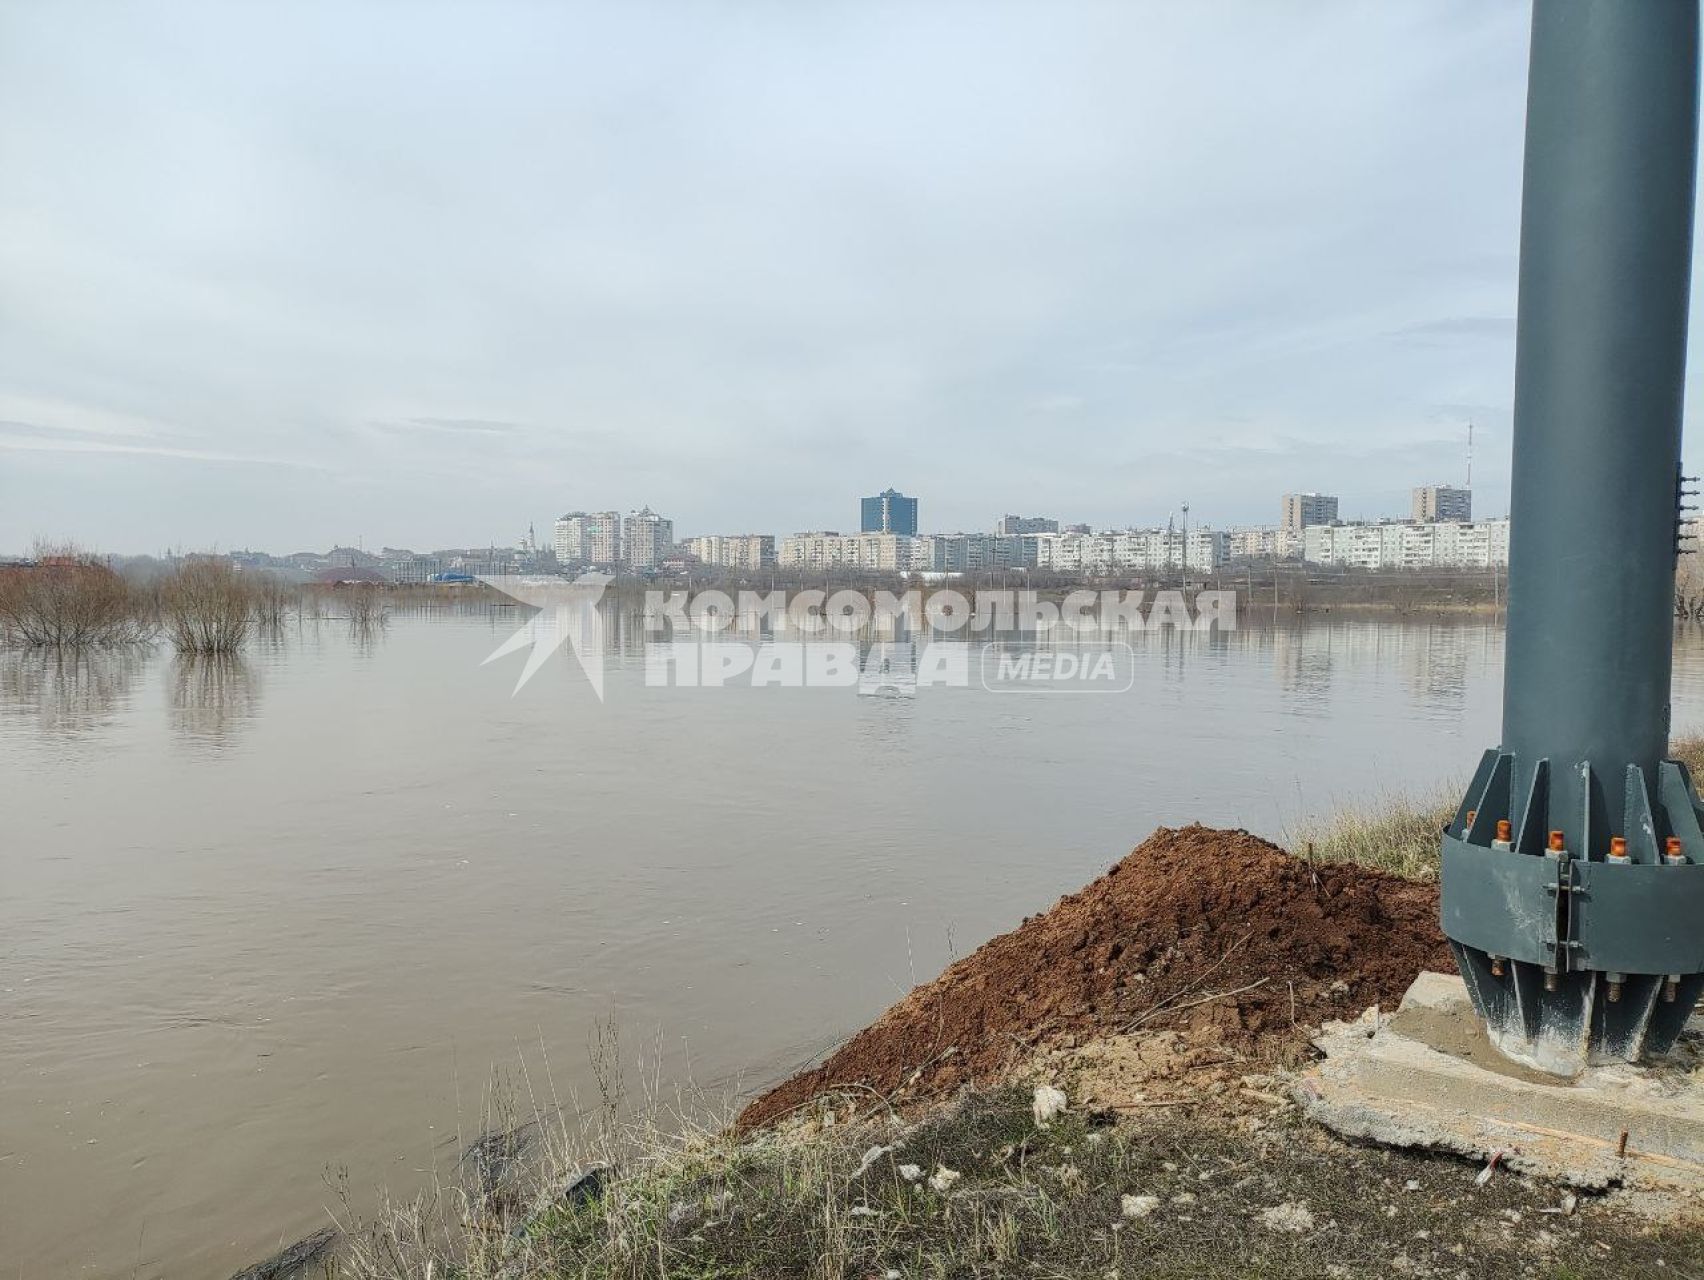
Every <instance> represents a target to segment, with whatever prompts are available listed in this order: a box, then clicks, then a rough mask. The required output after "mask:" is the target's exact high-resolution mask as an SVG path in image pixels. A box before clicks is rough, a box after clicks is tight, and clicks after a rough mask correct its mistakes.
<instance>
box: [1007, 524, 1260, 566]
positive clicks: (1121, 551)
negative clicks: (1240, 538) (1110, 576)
mask: <svg viewBox="0 0 1704 1280" xmlns="http://www.w3.org/2000/svg"><path fill="white" fill-rule="evenodd" d="M1228 546H1229V541H1228V537H1227V535H1226V534H1225V532H1224V531H1223V530H1221V529H1191V530H1190V531H1189V533H1188V535H1187V536H1185V534H1184V533H1183V531H1182V530H1179V529H1123V530H1117V531H1113V532H1107V533H1060V534H1051V535H1041V536H1039V537H1037V539H1036V560H1035V563H1036V567H1037V568H1038V569H1047V570H1050V571H1052V572H1054V573H1087V574H1105V573H1111V572H1114V571H1127V572H1128V571H1138V572H1159V573H1163V572H1167V571H1170V570H1175V569H1182V568H1184V567H1185V566H1187V567H1188V568H1190V569H1194V570H1197V571H1199V572H1202V573H1210V572H1212V571H1213V570H1214V569H1217V568H1218V567H1219V566H1220V565H1222V564H1224V563H1225V560H1226V558H1227V554H1228V550H1227V549H1228Z"/></svg>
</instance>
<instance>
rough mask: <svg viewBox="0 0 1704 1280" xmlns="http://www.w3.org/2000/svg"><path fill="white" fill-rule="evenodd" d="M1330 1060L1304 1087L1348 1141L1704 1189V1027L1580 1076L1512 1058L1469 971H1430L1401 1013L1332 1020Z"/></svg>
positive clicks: (1576, 1180) (1643, 1185) (1551, 1172)
mask: <svg viewBox="0 0 1704 1280" xmlns="http://www.w3.org/2000/svg"><path fill="white" fill-rule="evenodd" d="M1314 1044H1315V1045H1316V1046H1317V1047H1318V1048H1319V1049H1320V1050H1321V1051H1322V1052H1324V1054H1325V1055H1326V1056H1325V1060H1324V1061H1323V1062H1320V1063H1317V1064H1316V1065H1315V1066H1314V1067H1312V1068H1311V1069H1310V1070H1308V1071H1307V1072H1306V1073H1305V1074H1304V1075H1303V1076H1302V1078H1301V1079H1300V1080H1299V1081H1298V1083H1297V1084H1296V1086H1295V1090H1294V1093H1295V1097H1296V1100H1297V1102H1299V1103H1300V1104H1301V1106H1302V1108H1303V1110H1304V1112H1306V1114H1307V1115H1308V1116H1309V1117H1311V1118H1312V1119H1315V1120H1317V1121H1319V1122H1320V1123H1321V1124H1324V1125H1325V1126H1326V1127H1327V1128H1329V1129H1332V1130H1334V1131H1335V1132H1337V1133H1340V1134H1343V1135H1345V1136H1347V1137H1353V1138H1365V1139H1371V1140H1373V1141H1377V1142H1382V1143H1387V1144H1389V1145H1392V1146H1399V1147H1422V1148H1428V1149H1431V1150H1438V1151H1450V1152H1455V1153H1457V1154H1459V1155H1463V1156H1468V1157H1472V1158H1476V1159H1480V1160H1486V1161H1489V1160H1491V1159H1492V1158H1493V1157H1496V1158H1497V1161H1498V1163H1499V1164H1501V1165H1505V1166H1507V1167H1508V1168H1510V1169H1513V1170H1515V1171H1517V1172H1522V1173H1531V1174H1536V1175H1539V1176H1542V1177H1547V1178H1555V1179H1557V1180H1559V1181H1562V1182H1565V1183H1568V1184H1570V1185H1572V1186H1576V1187H1580V1188H1582V1189H1585V1190H1594V1191H1595V1190H1605V1189H1608V1188H1611V1187H1628V1188H1633V1189H1643V1190H1652V1191H1661V1190H1677V1191H1678V1190H1684V1191H1688V1192H1694V1193H1701V1192H1704V1028H1701V1027H1700V1026H1699V1024H1698V1022H1697V1020H1696V1019H1695V1020H1694V1024H1693V1025H1692V1026H1691V1027H1689V1028H1688V1030H1687V1032H1686V1034H1685V1035H1684V1036H1682V1038H1681V1042H1680V1044H1679V1045H1678V1046H1677V1047H1676V1049H1675V1051H1674V1052H1673V1053H1671V1054H1670V1055H1669V1056H1668V1057H1667V1058H1665V1059H1664V1060H1662V1061H1661V1062H1657V1063H1653V1064H1651V1065H1648V1066H1632V1065H1630V1064H1627V1063H1614V1064H1610V1065H1605V1066H1594V1067H1589V1068H1588V1069H1586V1070H1585V1071H1584V1072H1582V1073H1581V1074H1580V1075H1578V1076H1576V1077H1574V1078H1573V1079H1562V1078H1559V1077H1556V1076H1549V1075H1545V1074H1543V1073H1541V1072H1538V1071H1535V1070H1533V1069H1531V1068H1528V1067H1523V1066H1520V1065H1518V1064H1516V1063H1513V1062H1510V1061H1509V1060H1508V1059H1506V1058H1504V1057H1503V1056H1502V1055H1501V1054H1500V1053H1498V1052H1497V1050H1496V1049H1494V1048H1493V1047H1492V1046H1491V1044H1490V1042H1489V1041H1488V1040H1487V1038H1486V1036H1485V1032H1484V1030H1483V1029H1482V1027H1481V1026H1480V1023H1479V1018H1478V1016H1477V1015H1476V1014H1475V1013H1474V1011H1473V1005H1472V1003H1471V1002H1470V1001H1469V1000H1468V996H1467V988H1466V987H1465V986H1464V985H1463V984H1462V981H1461V979H1460V978H1457V977H1454V976H1451V975H1445V974H1439V973H1423V974H1421V975H1420V977H1419V978H1418V979H1416V980H1415V983H1414V985H1413V986H1412V987H1410V988H1409V991H1408V994H1407V995H1406V996H1404V997H1403V1000H1402V1003H1401V1005H1400V1006H1398V1008H1397V1010H1396V1012H1395V1013H1394V1014H1385V1013H1381V1012H1380V1011H1379V1010H1378V1009H1376V1008H1375V1009H1369V1010H1367V1012H1366V1013H1364V1014H1363V1015H1362V1016H1361V1017H1360V1018H1359V1019H1357V1020H1356V1021H1354V1022H1332V1023H1327V1024H1326V1025H1325V1027H1324V1028H1323V1029H1322V1031H1321V1034H1320V1035H1319V1036H1318V1037H1317V1038H1316V1039H1315V1040H1314Z"/></svg>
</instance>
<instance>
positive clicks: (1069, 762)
mask: <svg viewBox="0 0 1704 1280" xmlns="http://www.w3.org/2000/svg"><path fill="white" fill-rule="evenodd" d="M517 621H518V618H517V616H516V614H515V613H514V612H513V611H511V610H503V609H485V610H471V611H459V610H447V609H446V610H442V611H439V612H436V613H430V614H419V615H401V614H399V615H395V616H393V617H392V618H391V620H390V623H389V625H388V626H387V627H385V628H384V629H383V630H382V631H381V632H378V633H376V634H374V633H369V634H361V633H356V632H352V631H351V629H350V628H349V627H348V626H347V625H346V624H344V623H342V622H339V621H322V622H305V623H302V624H300V625H294V624H293V625H291V626H289V627H288V628H286V629H285V631H284V632H283V633H282V634H281V635H278V636H275V637H273V638H271V639H269V640H265V641H262V642H260V643H257V644H256V645H255V646H253V647H252V648H251V650H250V651H249V652H248V654H247V655H246V657H245V658H244V660H243V661H241V662H240V663H236V664H230V663H225V664H219V663H207V662H186V661H184V660H181V659H178V658H175V657H174V656H173V655H172V654H171V653H170V652H169V651H167V650H163V649H162V650H156V651H152V652H148V653H142V654H136V653H132V654H123V655H120V654H95V655H90V656H88V657H85V658H82V659H72V658H66V659H63V660H56V659H54V658H52V657H47V656H43V655H39V654H19V653H0V823H3V826H0V1269H3V1270H4V1271H5V1273H6V1274H7V1275H18V1276H35V1275H53V1276H57V1275H71V1274H81V1275H87V1276H96V1277H120V1276H123V1277H133V1276H135V1277H149V1276H166V1275H171V1276H187V1277H191V1278H192V1280H194V1278H199V1277H211V1278H215V1280H217V1278H220V1277H224V1276H228V1275H230V1274H231V1273H232V1272H233V1271H235V1270H237V1269H238V1268H240V1267H242V1266H244V1265H246V1264H248V1263H250V1262H253V1261H256V1260H258V1259H259V1258H261V1257H263V1256H266V1255H267V1254H269V1253H271V1252H272V1251H273V1250H275V1249H277V1248H278V1247H280V1246H281V1245H282V1244H285V1243H288V1242H289V1241H291V1240H293V1239H296V1238H297V1237H299V1236H301V1235H304V1234H306V1233H307V1232H309V1231H311V1230H313V1229H315V1228H317V1227H319V1226H322V1225H325V1223H326V1222H327V1221H328V1218H327V1213H328V1208H329V1207H331V1206H333V1205H334V1203H335V1200H334V1196H333V1193H332V1191H331V1189H330V1187H329V1186H328V1171H329V1176H330V1177H331V1178H332V1180H335V1171H339V1170H344V1171H347V1178H348V1185H349V1186H350V1187H351V1188H352V1190H353V1193H354V1195H355V1197H356V1198H357V1200H363V1199H370V1195H371V1192H372V1190H373V1189H374V1188H377V1187H380V1186H383V1187H388V1188H389V1189H391V1190H392V1191H394V1192H398V1193H411V1192H413V1191H414V1190H416V1189H418V1187H419V1186H420V1185H421V1184H422V1182H423V1181H424V1180H425V1179H426V1178H427V1177H428V1176H429V1173H430V1171H432V1170H434V1169H438V1170H442V1169H445V1168H446V1167H448V1164H449V1163H453V1161H454V1158H455V1155H456V1152H457V1150H458V1145H459V1142H460V1141H461V1140H463V1139H467V1138H471V1137H472V1136H473V1135H474V1134H476V1133H477V1132H478V1131H479V1128H480V1125H481V1111H482V1098H483V1096H484V1094H485V1091H486V1089H487V1086H488V1084H489V1082H490V1081H491V1080H492V1077H493V1072H494V1071H500V1072H503V1073H506V1074H507V1075H509V1076H510V1078H511V1079H524V1080H530V1082H531V1084H532V1086H533V1087H534V1089H535V1090H536V1091H537V1092H538V1093H541V1094H542V1093H545V1092H547V1090H548V1091H549V1092H550V1093H552V1094H553V1095H554V1096H555V1097H557V1098H558V1099H562V1100H566V1099H567V1098H568V1097H569V1095H570V1094H573V1093H578V1094H579V1095H580V1096H582V1097H584V1096H585V1095H587V1094H588V1093H592V1092H595V1088H594V1084H593V1072H592V1070H591V1054H590V1052H589V1048H588V1046H589V1044H590V1043H591V1042H592V1041H594V1040H595V1039H596V1036H597V1033H598V1028H599V1027H600V1025H606V1026H607V1025H608V1024H609V1023H610V1022H611V1020H613V1022H614V1024H615V1025H616V1026H617V1027H618V1028H619V1034H620V1038H621V1046H622V1047H621V1057H622V1060H623V1063H624V1065H626V1066H627V1067H628V1068H629V1069H634V1067H635V1063H636V1062H637V1060H638V1059H639V1058H640V1056H641V1055H645V1056H647V1057H649V1056H650V1055H652V1054H653V1053H654V1052H655V1051H656V1050H659V1049H660V1051H661V1061H660V1063H656V1064H653V1069H654V1070H655V1071H656V1072H657V1075H656V1077H655V1078H657V1079H660V1080H661V1082H662V1083H663V1085H664V1087H665V1088H669V1087H672V1086H674V1085H676V1084H682V1085H685V1086H688V1087H690V1088H692V1089H695V1090H700V1091H704V1092H705V1093H706V1094H708V1095H709V1096H712V1097H714V1096H726V1095H728V1094H729V1093H730V1092H731V1091H736V1090H741V1089H750V1088H754V1087H756V1086H758V1085H761V1084H763V1083H766V1082H769V1081H771V1080H773V1079H775V1078H777V1077H778V1076H780V1075H783V1074H785V1073H787V1072H788V1071H789V1070H791V1069H792V1068H793V1067H795V1066H796V1065H798V1064H800V1063H802V1062H804V1061H805V1060H807V1059H809V1058H811V1057H812V1056H814V1055H816V1054H819V1053H821V1052H822V1051H823V1050H824V1049H826V1048H827V1047H829V1046H830V1045H832V1044H833V1043H834V1042H835V1040H836V1039H837V1038H839V1037H840V1036H842V1035H844V1034H846V1033H847V1032H849V1031H851V1030H853V1029H855V1028H857V1027H858V1026H861V1025H862V1024H863V1023H865V1022H866V1021H868V1020H869V1019H870V1018H871V1017H872V1016H873V1015H875V1014H876V1013H878V1012H879V1011H880V1010H881V1009H882V1008H884V1007H885V1006H886V1005H888V1004H889V1003H891V1002H892V1001H893V1000H895V999H896V998H897V997H899V996H900V995H902V994H904V992H905V991H906V990H907V989H909V988H910V987H911V986H912V985H913V984H914V983H915V982H917V981H920V980H924V979H927V978H929V977H931V976H933V975H934V974H935V973H936V972H937V971H939V969H940V968H941V967H942V966H943V965H944V964H946V963H948V962H949V961H950V960H951V959H952V958H954V957H955V956H962V955H964V954H966V953H967V952H969V951H970V950H972V949H974V948H975V947H976V946H977V945H978V944H980V943H981V942H982V941H984V940H985V939H987V938H988V937H990V936H991V935H993V934H995V933H997V932H1000V931H1002V930H1005V929H1007V928H1010V927H1012V926H1013V925H1015V924H1017V923H1018V921H1019V920H1020V919H1021V918H1022V917H1023V916H1025V915H1026V914H1029V913H1032V912H1034V911H1037V910H1039V909H1042V908H1044V907H1046V906H1047V905H1048V904H1050V903H1051V902H1052V901H1053V899H1054V898H1056V897H1057V896H1058V895H1060V894H1062V893H1065V892H1068V891H1070V890H1073V889H1075V888H1076V887H1078V886H1079V885H1081V884H1082V883H1084V882H1085V881H1087V880H1088V879H1090V878H1092V877H1093V876H1095V875H1097V874H1098V873H1099V872H1100V871H1102V870H1103V869H1104V868H1105V867H1106V866H1107V865H1108V864H1109V863H1111V862H1112V861H1114V860H1115V859H1117V858H1118V857H1120V856H1122V855H1123V854H1124V853H1125V852H1127V851H1128V850H1129V849H1130V848H1131V847H1132V846H1133V845H1134V844H1136V843H1137V842H1139V841H1140V840H1141V839H1142V838H1143V837H1144V836H1145V835H1147V833H1148V832H1149V831H1150V830H1152V829H1153V828H1154V827H1155V826H1158V825H1162V824H1171V825H1181V824H1183V823H1186V822H1190V821H1201V822H1205V823H1210V824H1215V825H1222V826H1243V827H1248V828H1250V829H1252V830H1254V831H1257V832H1260V833H1263V834H1266V835H1269V836H1273V837H1282V835H1283V834H1284V832H1285V830H1286V827H1287V826H1288V827H1292V828H1293V826H1294V824H1295V823H1296V821H1297V820H1298V819H1299V818H1300V817H1301V816H1302V815H1305V814H1309V813H1321V812H1326V811H1329V810H1331V809H1332V808H1333V807H1334V806H1337V805H1338V804H1340V803H1354V802H1356V801H1365V800H1367V799H1368V798H1369V797H1374V796H1376V795H1377V794H1379V793H1384V792H1390V791H1395V790H1401V789H1405V788H1406V789H1413V788H1419V789H1430V788H1432V787H1435V786H1439V785H1443V784H1445V783H1447V782H1449V781H1450V780H1452V779H1454V780H1461V779H1465V777H1466V775H1467V773H1468V772H1469V771H1470V769H1471V766H1472V765H1473V763H1474V762H1475V761H1476V759H1477V758H1478V754H1479V752H1480V751H1481V749H1483V748H1484V747H1486V746H1488V745H1492V744H1494V743H1495V741H1496V739H1497V729H1498V720H1499V710H1500V709H1499V700H1500V688H1501V679H1502V635H1501V631H1500V628H1498V627H1496V626H1494V625H1490V624H1487V623H1483V622H1444V623H1438V624H1432V625H1426V624H1418V623H1397V622H1364V621H1321V622H1313V623H1309V624H1307V625H1295V626H1289V625H1286V626H1277V627H1273V626H1263V627H1245V628H1244V629H1242V630H1239V631H1235V632H1232V633H1229V634H1218V635H1198V634H1180V633H1177V632H1162V633H1142V634H1140V635H1138V636H1137V637H1136V639H1135V641H1134V645H1133V647H1134V650H1135V660H1134V677H1133V687H1131V688H1130V689H1129V690H1128V691H1127V692H1123V693H1120V694H1117V695H1106V696H1075V697H1066V696H1059V697H1045V696H1035V697H1012V696H997V695H994V694H990V693H988V692H986V691H984V690H981V689H971V688H928V689H921V690H919V691H918V693H917V696H916V697H915V698H870V697H859V696H857V694H856V692H855V691H853V690H848V689H844V688H817V689H788V688H768V689H752V688H738V687H735V688H721V689H703V688H701V689H681V688H654V687H647V686H646V684H645V681H644V664H643V661H642V660H641V658H640V657H639V656H638V655H637V654H636V653H635V652H634V651H633V649H632V646H631V643H630V641H631V637H630V636H627V635H624V634H622V633H620V632H619V630H612V632H611V633H610V634H611V639H610V643H611V646H612V651H611V652H610V654H609V656H608V659H607V667H606V672H605V681H606V688H605V693H606V697H605V699H604V700H603V701H601V702H600V701H599V700H598V699H597V698H596V697H595V696H594V695H593V693H592V691H591V688H590V686H589V684H588V683H587V681H586V680H585V678H584V677H583V676H582V674H581V671H580V669H579V667H578V666H577V665H576V663H575V662H574V661H573V660H572V659H571V658H570V657H569V656H568V655H567V654H566V653H563V654H558V655H557V656H556V657H555V658H553V659H552V660H551V661H550V662H548V663H546V664H545V666H544V668H543V669H542V670H541V671H540V672H539V674H538V675H537V677H536V678H535V679H533V680H532V682H531V683H529V684H528V685H526V687H525V688H523V689H522V690H520V691H519V692H518V693H515V692H513V690H514V685H515V679H516V676H517V675H518V674H519V671H520V668H521V664H522V662H523V661H524V659H523V658H522V657H521V656H520V655H518V654H517V655H513V656H510V657H506V658H503V659H500V660H498V661H495V662H492V663H490V664H489V665H483V666H482V665H481V663H482V661H483V660H484V659H485V658H486V656H487V655H488V654H489V653H490V652H491V651H492V649H493V648H494V647H496V646H497V645H498V644H499V643H500V642H501V641H502V640H503V639H505V638H506V637H507V636H508V635H509V634H510V633H511V632H512V631H513V629H514V628H515V626H516V624H517ZM1675 722H1676V727H1677V729H1686V728H1689V727H1690V728H1697V727H1700V726H1701V725H1704V639H1701V637H1700V635H1699V634H1698V633H1696V632H1694V631H1687V632H1684V633H1683V634H1682V635H1681V637H1680V641H1679V644H1678V650H1677V659H1676V676H1675ZM547 1068H548V1076H549V1079H550V1080H551V1081H552V1082H553V1084H551V1085H547V1084H546V1082H545V1077H546V1074H547ZM458 1135H459V1137H458Z"/></svg>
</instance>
